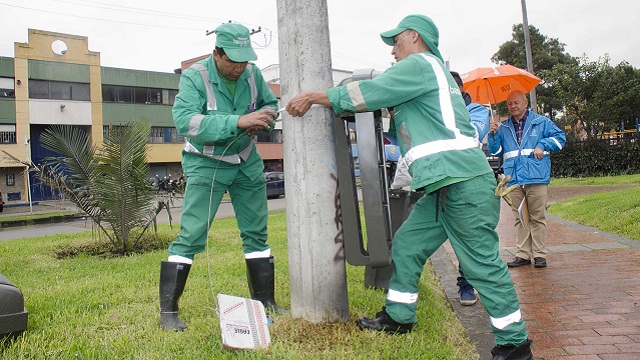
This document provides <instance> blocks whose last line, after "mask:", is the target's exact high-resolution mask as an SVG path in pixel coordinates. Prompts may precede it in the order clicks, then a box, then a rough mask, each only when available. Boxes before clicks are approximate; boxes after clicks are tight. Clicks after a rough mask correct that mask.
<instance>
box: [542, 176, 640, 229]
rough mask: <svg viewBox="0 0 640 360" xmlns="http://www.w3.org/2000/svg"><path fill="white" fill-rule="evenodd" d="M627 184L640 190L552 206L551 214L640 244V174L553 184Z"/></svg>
mask: <svg viewBox="0 0 640 360" xmlns="http://www.w3.org/2000/svg"><path fill="white" fill-rule="evenodd" d="M626 184H637V185H638V186H635V187H630V188H626V189H620V190H613V191H605V192H599V193H595V194H590V195H581V196H576V197H574V198H571V199H567V200H564V201H559V202H557V203H555V204H553V205H551V206H550V207H549V209H547V211H548V212H549V213H551V214H553V215H555V216H558V217H561V218H563V219H567V220H571V221H573V222H576V223H579V224H583V225H587V226H591V227H594V228H597V229H600V230H602V231H606V232H610V233H613V234H617V235H620V236H624V237H627V238H630V239H635V240H640V174H636V175H624V176H606V177H598V178H583V179H575V178H568V179H553V180H552V181H551V186H589V185H626Z"/></svg>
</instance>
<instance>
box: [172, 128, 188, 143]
mask: <svg viewBox="0 0 640 360" xmlns="http://www.w3.org/2000/svg"><path fill="white" fill-rule="evenodd" d="M169 133H170V134H171V142H172V143H183V142H184V136H182V135H180V134H178V129H176V128H170V130H169Z"/></svg>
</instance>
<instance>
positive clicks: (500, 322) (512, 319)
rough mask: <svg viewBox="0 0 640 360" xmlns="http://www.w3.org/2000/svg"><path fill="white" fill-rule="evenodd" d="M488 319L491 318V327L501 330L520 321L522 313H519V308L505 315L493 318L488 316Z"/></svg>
mask: <svg viewBox="0 0 640 360" xmlns="http://www.w3.org/2000/svg"><path fill="white" fill-rule="evenodd" d="M489 319H490V320H491V325H493V327H495V328H496V329H500V330H502V329H504V328H506V327H507V326H509V325H511V324H515V323H519V322H520V321H522V314H521V313H520V309H518V310H517V311H516V312H514V313H511V314H509V315H507V316H503V317H501V318H494V317H491V316H489Z"/></svg>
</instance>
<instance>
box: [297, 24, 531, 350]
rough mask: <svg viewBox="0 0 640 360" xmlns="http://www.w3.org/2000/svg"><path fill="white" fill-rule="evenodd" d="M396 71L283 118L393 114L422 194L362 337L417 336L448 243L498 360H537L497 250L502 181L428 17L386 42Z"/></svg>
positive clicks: (314, 96)
mask: <svg viewBox="0 0 640 360" xmlns="http://www.w3.org/2000/svg"><path fill="white" fill-rule="evenodd" d="M381 36H382V40H383V41H384V42H385V43H386V44H388V45H391V46H393V50H392V52H391V53H392V55H393V56H394V57H395V60H396V61H397V63H396V64H395V65H394V66H392V67H390V68H389V69H387V70H386V71H385V72H384V73H382V74H381V75H379V76H377V77H375V78H374V79H372V80H363V81H357V82H351V83H348V84H346V85H345V86H338V87H334V88H330V89H327V90H326V91H306V92H302V93H301V94H298V95H297V96H294V97H293V98H292V99H291V100H290V102H289V103H288V104H287V107H286V110H287V112H288V113H289V114H290V115H292V116H302V115H304V114H305V113H306V112H307V111H308V110H309V108H310V107H311V105H313V104H320V105H325V106H331V107H333V109H334V111H335V112H336V113H342V112H343V111H352V112H358V111H374V110H377V109H380V108H389V107H393V108H394V129H393V130H395V134H396V136H397V138H398V139H399V145H400V149H401V152H402V155H403V158H402V160H401V161H400V163H399V167H404V169H405V170H406V172H407V173H408V174H409V175H410V177H409V179H410V184H411V190H419V189H424V191H425V193H426V195H425V196H423V197H422V198H421V199H420V200H419V201H418V202H417V203H416V204H415V208H414V209H413V211H412V212H411V214H410V215H409V217H408V218H407V220H406V221H405V222H404V223H403V224H402V226H401V227H400V228H399V229H398V231H397V232H396V234H395V237H394V239H393V247H392V259H393V266H394V270H393V275H392V277H391V281H390V284H389V291H388V294H387V300H386V306H385V307H383V308H382V311H380V312H379V313H378V314H376V317H375V318H374V319H369V318H361V319H359V320H358V321H357V325H358V327H359V328H361V329H373V330H378V331H386V332H391V333H406V332H409V331H411V330H412V328H413V325H414V323H416V322H417V319H416V316H415V314H416V303H417V300H418V283H419V279H420V275H421V274H422V270H423V267H424V265H425V263H426V261H427V259H428V258H429V257H430V256H431V255H432V254H433V253H434V252H435V251H436V250H437V249H438V248H439V247H440V246H441V245H442V243H444V242H445V241H446V240H447V239H449V240H450V241H451V245H452V246H453V249H454V250H455V252H456V255H457V257H458V259H459V261H460V264H461V267H462V269H463V271H464V274H465V276H466V277H467V280H468V281H469V283H470V284H471V285H473V287H475V288H476V289H477V290H478V293H479V295H480V298H481V299H482V303H483V305H484V306H485V308H486V310H487V312H488V314H489V316H490V319H491V324H492V330H493V333H494V335H495V343H496V346H495V347H494V349H493V350H492V355H493V358H494V359H496V360H497V359H509V360H511V359H531V358H532V356H533V355H532V353H531V341H530V340H529V339H528V333H527V331H526V328H525V322H524V320H523V319H522V315H521V312H520V305H519V303H518V297H517V294H516V291H515V288H514V286H513V282H512V280H511V276H510V275H509V272H508V270H507V266H506V264H505V263H504V261H503V260H502V259H501V258H500V253H499V251H498V234H497V232H496V231H495V228H496V225H497V224H498V219H499V217H500V199H499V198H498V197H497V196H495V194H494V190H495V187H496V179H495V177H494V175H493V171H492V170H491V167H490V166H489V164H488V163H487V160H486V158H485V155H484V153H483V152H482V150H481V149H480V147H479V142H478V140H477V139H476V138H475V137H474V135H475V129H474V127H473V125H471V124H470V122H469V112H468V111H467V109H466V107H465V103H464V100H463V98H462V96H461V94H460V89H459V88H458V86H457V84H456V83H455V81H454V79H453V78H452V77H451V74H450V73H449V71H448V70H447V69H446V67H445V65H444V63H443V60H442V56H441V55H440V51H439V50H438V39H439V33H438V29H437V27H436V26H435V24H434V23H433V21H432V20H431V19H430V18H429V17H427V16H424V15H409V16H407V17H406V18H404V19H403V20H402V21H401V22H400V24H399V25H398V27H397V28H395V29H393V30H389V31H386V32H384V33H382V34H381Z"/></svg>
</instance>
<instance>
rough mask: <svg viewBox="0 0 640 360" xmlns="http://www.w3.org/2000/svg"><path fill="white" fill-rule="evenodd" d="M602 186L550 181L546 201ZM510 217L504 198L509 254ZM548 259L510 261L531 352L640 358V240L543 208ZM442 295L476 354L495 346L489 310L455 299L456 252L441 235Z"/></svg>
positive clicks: (568, 357) (508, 252)
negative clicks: (537, 263) (539, 263)
mask: <svg viewBox="0 0 640 360" xmlns="http://www.w3.org/2000/svg"><path fill="white" fill-rule="evenodd" d="M603 190H606V189H605V188H603V187H594V188H590V187H553V188H549V198H548V202H549V203H551V202H555V201H559V200H562V199H566V198H569V197H572V196H575V195H579V194H583V193H590V192H595V191H603ZM513 224H514V219H513V214H512V213H511V209H510V207H509V206H508V205H507V204H506V203H505V202H504V201H503V202H502V207H501V214H500V223H499V224H498V227H497V231H498V234H499V235H500V251H501V256H502V258H503V260H505V261H510V260H511V259H513V257H514V254H515V231H514V227H513ZM547 246H548V249H549V255H548V257H547V260H548V262H549V266H548V267H547V268H543V269H536V268H534V267H533V266H530V267H529V266H522V267H519V268H510V270H509V272H510V273H511V277H512V279H513V282H514V284H515V287H516V291H517V292H518V296H519V299H520V306H521V310H522V314H523V317H524V319H525V320H526V321H527V330H528V331H529V334H530V338H531V339H532V340H533V350H534V355H535V358H536V359H540V358H544V359H545V360H550V359H556V360H575V359H581V360H582V359H588V360H590V359H593V360H607V359H616V360H625V359H634V360H635V359H640V241H635V240H631V239H626V238H623V237H620V236H617V235H614V234H609V233H604V232H601V231H599V230H597V229H594V228H590V227H587V226H583V225H579V224H575V223H572V222H569V221H566V220H563V219H560V218H557V217H555V216H552V215H550V214H547ZM432 262H433V264H434V267H435V268H436V273H437V274H438V275H439V276H441V277H442V278H441V282H442V285H443V287H444V289H445V293H446V295H447V298H448V299H449V301H450V303H451V304H452V307H453V308H454V310H456V312H457V314H458V317H459V318H460V320H461V322H462V323H463V325H464V326H465V328H467V330H468V333H469V336H470V337H471V339H472V341H474V342H476V344H477V345H476V348H477V349H478V353H479V354H480V356H481V358H482V359H485V358H488V354H489V351H491V348H492V347H493V336H492V335H491V332H490V331H489V329H490V328H489V320H488V316H487V314H486V313H485V311H484V308H483V307H482V305H481V304H480V303H478V304H476V305H474V306H469V307H462V306H461V305H460V303H459V297H458V296H459V295H458V293H457V291H458V287H457V286H456V285H455V277H456V276H457V259H456V258H455V254H454V253H453V249H452V248H451V246H450V245H449V243H448V242H447V243H446V244H445V246H443V247H442V248H441V250H440V251H439V252H438V253H436V255H434V256H433V257H432Z"/></svg>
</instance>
